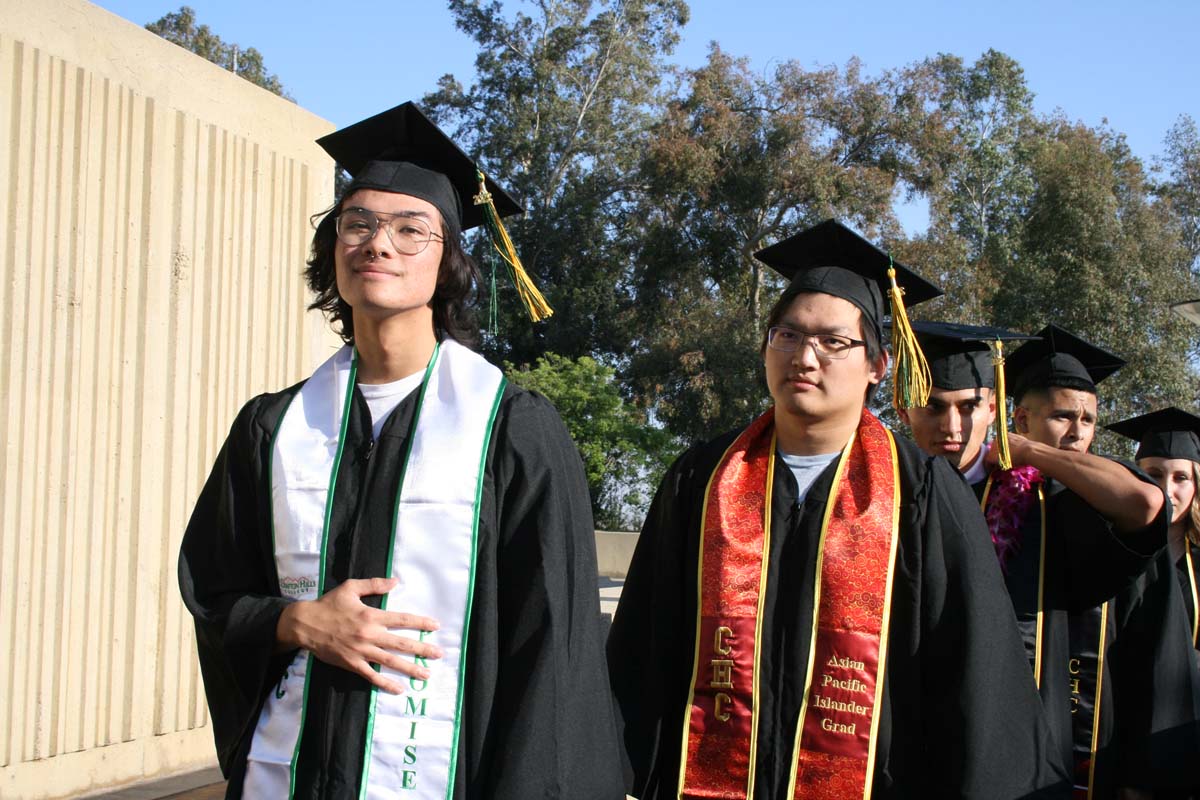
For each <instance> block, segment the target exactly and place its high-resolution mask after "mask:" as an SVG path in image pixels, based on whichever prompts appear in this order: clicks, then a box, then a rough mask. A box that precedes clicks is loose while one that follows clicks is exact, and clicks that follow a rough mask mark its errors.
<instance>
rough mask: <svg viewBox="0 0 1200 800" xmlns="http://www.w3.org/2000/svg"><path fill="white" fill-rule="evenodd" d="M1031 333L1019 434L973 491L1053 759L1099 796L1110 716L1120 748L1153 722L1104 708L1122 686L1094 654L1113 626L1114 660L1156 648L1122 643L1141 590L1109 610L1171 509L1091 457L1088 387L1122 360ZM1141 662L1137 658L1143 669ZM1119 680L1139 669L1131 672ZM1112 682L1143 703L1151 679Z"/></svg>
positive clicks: (1072, 339) (1113, 466)
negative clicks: (1120, 732)
mask: <svg viewBox="0 0 1200 800" xmlns="http://www.w3.org/2000/svg"><path fill="white" fill-rule="evenodd" d="M1038 336H1039V337H1040V338H1039V340H1038V341H1034V342H1030V343H1028V344H1025V345H1023V346H1021V347H1020V348H1017V349H1016V350H1015V351H1014V352H1013V353H1012V354H1011V355H1010V356H1009V357H1008V363H1007V366H1006V373H1007V377H1008V382H1009V386H1010V387H1011V389H1012V391H1011V394H1012V396H1013V399H1014V410H1013V418H1014V424H1015V427H1016V431H1017V433H1014V434H1010V435H1009V440H1010V452H1011V458H1012V463H1013V466H1014V469H1012V470H996V471H993V472H992V474H991V475H990V476H989V477H988V479H987V480H985V481H983V482H980V483H977V484H976V490H977V492H979V493H980V494H981V496H983V497H984V498H985V501H984V502H985V513H986V515H987V518H988V523H989V528H990V530H991V533H992V537H993V541H994V543H995V545H996V550H997V555H998V557H999V558H1000V560H1001V563H1002V565H1003V567H1004V570H1005V579H1006V584H1007V586H1008V589H1009V594H1010V597H1011V599H1012V603H1013V607H1014V610H1015V611H1016V614H1017V620H1018V624H1019V626H1020V628H1021V631H1022V637H1023V639H1024V642H1025V647H1026V652H1027V654H1028V657H1029V661H1030V664H1031V666H1032V667H1033V670H1034V675H1035V676H1036V678H1037V681H1038V686H1039V691H1040V693H1041V696H1042V699H1043V702H1044V705H1045V708H1046V713H1047V715H1048V716H1049V718H1050V721H1051V725H1052V726H1053V728H1054V731H1055V735H1056V737H1057V738H1058V742H1059V748H1060V758H1061V759H1062V763H1063V764H1064V765H1066V766H1068V767H1069V768H1070V769H1071V771H1072V772H1073V773H1074V775H1075V783H1076V786H1077V787H1079V788H1078V789H1077V790H1078V791H1082V792H1088V791H1089V787H1090V789H1091V791H1092V794H1093V796H1096V797H1101V796H1106V795H1111V793H1112V792H1114V791H1115V790H1116V787H1117V786H1119V785H1120V784H1121V782H1122V780H1123V777H1122V774H1121V773H1120V771H1118V769H1117V762H1116V761H1115V760H1114V759H1112V758H1107V756H1108V755H1109V753H1110V750H1111V748H1110V747H1106V744H1108V743H1110V742H1112V741H1114V739H1113V736H1114V734H1113V730H1114V727H1113V726H1114V719H1115V720H1118V721H1119V722H1118V723H1117V724H1123V725H1124V727H1125V730H1126V731H1128V732H1129V738H1130V739H1134V738H1137V734H1135V733H1134V732H1135V731H1140V732H1141V733H1146V732H1148V731H1149V730H1151V729H1152V728H1153V723H1152V722H1150V721H1148V720H1144V719H1143V720H1139V719H1137V717H1138V714H1139V713H1140V712H1137V713H1135V712H1134V711H1130V712H1129V713H1128V714H1127V715H1125V717H1124V719H1123V720H1122V718H1121V717H1120V716H1117V717H1114V716H1112V715H1110V714H1109V713H1108V711H1109V710H1113V711H1115V710H1116V708H1115V705H1116V704H1115V703H1114V702H1113V701H1111V700H1109V699H1106V698H1108V697H1110V696H1111V694H1110V693H1111V692H1112V691H1113V690H1114V689H1117V688H1118V686H1117V683H1118V682H1117V681H1116V680H1115V679H1112V678H1111V677H1110V679H1109V680H1108V681H1107V682H1106V681H1104V679H1103V676H1104V674H1105V670H1106V669H1108V668H1109V667H1111V666H1113V661H1114V660H1115V659H1110V660H1109V663H1107V664H1105V663H1104V657H1103V656H1102V655H1101V654H1102V653H1104V652H1105V648H1106V647H1108V646H1110V645H1111V646H1113V647H1116V639H1117V635H1116V630H1117V628H1125V627H1128V628H1130V631H1131V632H1129V633H1127V634H1124V635H1122V636H1121V638H1122V639H1124V643H1123V644H1122V645H1121V646H1120V648H1119V649H1120V651H1122V652H1125V651H1127V652H1136V653H1139V654H1141V655H1143V656H1145V655H1146V653H1147V652H1148V651H1149V649H1150V648H1151V647H1152V645H1151V644H1149V643H1148V642H1147V640H1148V639H1149V638H1152V636H1151V634H1149V633H1147V634H1146V635H1144V636H1140V635H1139V636H1140V639H1141V641H1140V643H1139V636H1135V635H1134V633H1132V630H1133V629H1134V628H1136V627H1137V625H1136V624H1134V623H1133V622H1130V616H1131V615H1134V614H1140V613H1141V609H1142V608H1143V601H1145V600H1146V598H1147V590H1146V589H1145V587H1144V586H1143V588H1142V589H1130V592H1131V594H1130V595H1128V596H1126V597H1127V598H1136V599H1126V600H1123V601H1122V602H1120V603H1115V602H1114V603H1112V604H1109V603H1108V602H1107V601H1109V600H1110V599H1111V598H1113V597H1114V595H1118V594H1119V593H1121V592H1122V591H1123V590H1126V589H1129V588H1130V587H1131V586H1132V585H1133V584H1134V581H1135V580H1145V578H1144V576H1143V577H1142V578H1139V576H1142V574H1143V572H1145V571H1146V569H1147V567H1148V566H1150V564H1151V560H1152V559H1153V557H1154V556H1155V555H1156V553H1158V551H1159V549H1160V548H1161V547H1162V546H1163V545H1164V544H1165V542H1166V528H1167V521H1168V518H1169V511H1168V507H1167V504H1166V503H1165V500H1164V497H1163V494H1162V491H1161V490H1160V489H1158V487H1157V486H1156V485H1155V484H1154V483H1153V481H1152V480H1151V479H1150V478H1149V477H1148V476H1146V475H1145V474H1144V473H1141V472H1140V471H1138V470H1137V469H1136V468H1135V467H1134V466H1133V465H1130V464H1121V463H1118V462H1115V461H1111V460H1109V459H1105V458H1102V457H1100V456H1096V455H1093V454H1090V453H1089V452H1088V449H1089V447H1090V445H1091V441H1092V438H1093V436H1094V434H1095V425H1096V416H1097V398H1096V384H1098V383H1099V382H1100V381H1102V380H1103V379H1104V378H1106V377H1108V376H1109V375H1111V374H1112V373H1113V372H1115V371H1116V370H1117V369H1119V368H1120V367H1121V366H1122V365H1123V363H1124V362H1123V361H1122V360H1121V359H1120V358H1119V357H1117V356H1115V355H1113V354H1112V353H1109V352H1107V351H1104V350H1102V349H1101V348H1098V347H1095V346H1093V345H1091V344H1090V343H1087V342H1085V341H1083V340H1082V339H1079V338H1078V337H1076V336H1074V335H1072V334H1070V333H1069V332H1067V331H1065V330H1063V329H1061V328H1059V327H1057V326H1054V325H1051V326H1048V327H1047V328H1045V329H1043V330H1042V331H1040V332H1039V334H1038ZM997 455H998V454H997V453H996V452H995V451H994V450H993V452H990V453H989V454H988V462H989V463H990V464H993V465H994V464H995V462H996V460H997ZM1149 592H1150V595H1153V596H1156V597H1157V601H1158V602H1166V601H1167V600H1169V598H1166V597H1165V595H1164V593H1163V592H1162V591H1161V585H1155V586H1154V587H1152V588H1151V589H1150V590H1149ZM1155 593H1157V594H1155ZM1102 637H1103V638H1102ZM1136 660H1137V659H1136V658H1133V657H1131V658H1130V659H1128V661H1129V662H1130V663H1131V664H1132V663H1133V662H1134V661H1136ZM1151 662H1152V658H1149V657H1147V658H1143V659H1142V664H1143V665H1146V664H1149V663H1151ZM1125 671H1126V672H1127V673H1129V674H1130V675H1133V674H1134V673H1135V669H1134V667H1132V666H1130V667H1127V668H1126V670H1125ZM1110 674H1111V673H1110ZM1143 677H1144V676H1143ZM1120 683H1121V684H1123V686H1124V689H1125V691H1127V692H1129V694H1128V695H1127V696H1128V697H1133V696H1134V695H1133V692H1134V691H1136V690H1137V689H1138V688H1141V687H1145V688H1146V689H1147V695H1152V694H1153V688H1152V687H1153V684H1152V683H1150V682H1148V678H1146V679H1145V680H1142V681H1139V680H1136V679H1134V678H1132V677H1131V678H1127V679H1125V680H1123V681H1121V682H1120ZM1188 691H1190V689H1188ZM1106 693H1109V694H1106ZM1164 696H1165V695H1164ZM1097 704H1098V705H1099V707H1100V708H1101V714H1099V715H1097V714H1096V713H1095V707H1096V706H1097ZM1126 705H1129V703H1128V702H1127V703H1126ZM1093 753H1098V754H1099V756H1098V757H1097V758H1093V757H1092V755H1093Z"/></svg>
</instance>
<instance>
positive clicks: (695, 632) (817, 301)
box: [608, 221, 1064, 800]
mask: <svg viewBox="0 0 1200 800" xmlns="http://www.w3.org/2000/svg"><path fill="white" fill-rule="evenodd" d="M757 257H758V258H759V259H760V260H762V261H764V262H766V263H767V264H768V265H770V266H772V267H774V268H775V269H777V270H778V271H780V272H781V273H783V274H784V276H785V277H788V278H790V279H791V283H790V285H789V286H788V288H787V289H786V291H785V292H784V293H783V296H782V297H781V298H780V299H779V301H778V302H777V303H776V304H775V306H774V308H773V309H772V311H771V313H770V316H769V320H768V322H767V325H766V332H765V336H764V341H763V347H762V350H761V353H762V358H763V361H764V366H765V372H766V382H767V387H768V390H769V391H770V394H771V399H772V400H773V406H772V408H771V409H770V410H768V411H767V413H766V414H764V415H763V416H762V417H760V418H759V419H757V420H755V421H754V422H753V423H751V424H750V425H749V426H748V427H747V428H745V429H744V430H740V431H734V432H731V433H729V434H726V435H724V436H722V437H719V438H717V439H715V440H713V441H712V442H709V443H707V444H702V445H699V446H697V447H693V448H692V449H691V450H689V451H688V452H687V453H685V454H684V455H683V456H681V457H680V458H679V459H678V460H677V461H676V462H675V464H674V465H673V466H672V467H671V468H670V470H669V471H668V473H667V475H666V476H665V477H664V479H663V481H662V483H661V485H660V487H659V490H658V493H657V495H656V497H655V499H654V502H653V505H652V506H651V509H650V512H649V514H648V516H647V518H646V522H645V525H644V527H643V529H642V534H641V539H640V540H639V542H638V546H637V550H636V552H635V555H634V558H633V563H632V564H631V566H630V570H629V576H628V578H627V580H626V583H625V586H624V589H623V592H622V598H621V603H620V606H619V607H618V609H617V614H616V618H615V619H614V622H613V627H612V630H611V633H610V636H609V641H608V659H609V669H610V673H611V676H612V681H613V686H614V692H615V694H616V698H617V701H618V705H619V709H620V712H621V715H622V718H623V724H624V731H623V733H624V742H625V750H626V755H627V759H628V761H627V770H628V771H627V790H629V791H630V792H631V794H633V795H634V796H635V797H638V798H641V800H665V798H676V797H682V798H695V797H746V798H754V799H755V800H784V798H788V799H789V800H790V798H793V797H828V798H847V797H876V798H882V797H951V796H953V797H962V796H977V797H991V798H1009V797H1026V796H1031V795H1033V794H1035V793H1037V792H1038V791H1040V790H1042V789H1043V788H1044V787H1048V786H1055V785H1058V786H1060V787H1061V785H1062V782H1063V777H1064V776H1061V775H1059V774H1056V773H1055V770H1054V768H1053V767H1052V766H1050V764H1049V760H1048V756H1047V753H1048V750H1049V733H1048V729H1047V728H1046V724H1045V720H1044V719H1043V717H1042V712H1041V706H1040V704H1039V702H1038V698H1037V694H1036V690H1035V688H1034V685H1033V681H1032V679H1031V676H1030V673H1029V669H1028V667H1027V665H1026V663H1025V660H1024V654H1023V652H1022V649H1021V642H1020V638H1019V636H1018V634H1017V630H1016V627H1015V625H1014V624H1013V618H1012V608H1011V605H1010V604H1009V602H1008V598H1007V596H1006V594H1005V592H1004V584H1003V580H1002V577H1001V575H1000V571H999V569H998V567H997V565H996V559H995V555H994V554H993V552H992V550H991V545H990V542H989V541H988V537H987V530H986V527H985V525H984V522H983V517H982V515H981V514H980V512H979V506H978V502H977V501H976V500H975V498H974V497H973V496H972V494H971V492H970V491H969V490H968V488H967V487H966V485H965V484H964V483H963V482H962V480H961V479H960V478H959V477H958V476H957V475H956V474H955V473H954V471H953V469H952V468H951V467H950V466H949V464H947V463H946V462H945V461H944V460H942V459H930V458H928V457H926V456H925V455H924V454H923V453H921V452H920V451H919V450H918V449H917V448H916V447H915V446H913V445H912V444H911V443H909V442H905V441H903V440H899V439H896V438H895V437H893V436H892V435H891V434H890V432H888V431H887V430H886V429H885V428H884V427H883V426H882V425H881V424H880V422H879V421H878V420H877V419H876V418H875V416H874V415H872V414H871V413H870V411H869V410H868V409H867V407H866V404H867V400H868V398H869V396H870V394H871V393H872V392H873V391H874V390H875V388H876V387H877V386H878V384H879V382H880V381H881V380H882V379H883V377H884V374H885V372H886V371H887V367H888V355H887V353H886V351H885V350H884V348H883V343H882V342H883V340H882V330H883V316H884V310H883V295H884V293H888V294H889V295H890V296H891V297H892V298H893V315H898V316H903V315H902V313H900V312H899V311H898V305H897V304H896V303H895V298H896V295H897V294H898V291H899V290H897V289H895V288H894V284H892V283H891V281H890V279H889V272H892V274H894V275H895V281H896V283H898V284H899V285H900V286H901V287H902V288H903V290H904V291H906V292H907V293H908V294H907V295H906V298H907V299H908V301H909V302H910V303H917V302H920V301H922V300H924V299H928V298H930V297H934V296H936V295H937V294H939V292H938V290H937V289H936V287H933V286H932V285H930V284H928V283H926V282H924V281H922V280H921V279H920V278H919V277H918V276H916V275H915V274H913V273H911V272H909V271H908V270H907V269H905V268H904V267H903V266H901V265H899V264H893V263H892V261H891V259H890V258H889V257H888V256H887V254H885V253H883V252H881V251H879V250H878V249H876V248H875V247H873V246H872V245H871V244H870V243H869V242H867V241H865V240H864V239H862V238H861V237H859V236H858V235H857V234H855V233H853V232H852V231H850V230H849V229H847V228H845V227H843V226H841V225H840V224H838V223H836V222H833V221H829V222H826V223H823V224H821V225H818V226H817V227H815V228H812V229H809V230H807V231H804V232H802V233H800V234H797V235H796V236H793V237H792V238H790V239H788V240H785V241H784V242H781V243H779V244H777V245H775V246H773V247H770V248H767V249H766V250H764V251H762V252H760V253H758V254H757ZM889 290H890V291H889ZM906 321H907V320H906V319H905V322H906ZM905 341H906V343H907V346H906V347H905V348H903V349H902V351H901V353H900V354H899V356H898V360H901V361H904V362H907V363H901V364H899V365H898V367H897V372H898V373H899V375H900V376H901V380H902V382H903V383H904V384H905V385H903V386H901V387H900V388H899V390H898V396H901V397H903V396H905V394H906V392H910V391H912V390H913V386H911V385H909V378H910V377H911V375H912V374H913V372H914V369H913V368H914V367H915V364H914V362H913V361H912V359H914V358H916V357H918V355H919V351H917V352H914V349H913V348H912V347H911V345H912V340H911V338H910V339H907V340H905Z"/></svg>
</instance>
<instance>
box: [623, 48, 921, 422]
mask: <svg viewBox="0 0 1200 800" xmlns="http://www.w3.org/2000/svg"><path fill="white" fill-rule="evenodd" d="M923 91H924V86H923V85H922V84H921V83H920V82H918V81H916V80H914V75H913V74H910V73H909V72H907V71H899V72H886V73H884V74H883V75H881V76H879V77H875V78H869V77H867V76H864V75H863V74H862V69H861V66H860V64H859V63H858V62H857V61H851V62H850V63H849V64H847V65H846V67H845V68H826V69H820V70H815V71H810V70H806V69H804V68H803V67H801V66H800V65H798V64H797V63H795V62H786V63H784V64H781V65H779V66H778V67H776V68H775V69H774V70H773V71H772V72H771V73H769V74H767V75H762V74H759V73H756V72H754V71H752V70H751V68H750V66H749V64H748V62H747V61H746V60H744V59H736V58H733V57H731V56H729V55H728V54H726V53H725V52H723V51H722V50H721V49H720V48H719V47H718V46H716V45H714V46H713V48H712V50H711V52H710V54H709V58H708V62H707V63H706V64H705V65H704V66H702V67H700V68H698V69H695V70H690V71H687V72H685V73H683V75H682V76H681V82H680V86H679V87H678V89H677V91H676V98H675V99H674V100H673V101H672V102H671V104H670V105H669V107H668V109H667V112H666V114H665V115H664V117H663V118H662V120H661V121H660V122H659V123H658V125H656V127H655V129H654V135H653V138H652V139H651V140H650V142H649V143H648V146H647V147H646V151H645V157H644V158H643V160H642V162H641V166H640V174H641V181H642V183H643V185H644V187H645V190H644V193H643V196H642V207H641V211H640V212H639V213H638V214H637V219H638V220H639V221H640V224H641V226H642V227H641V229H640V231H639V236H638V250H637V254H636V257H635V259H634V263H635V264H636V267H635V271H634V276H633V287H632V288H633V292H634V296H635V297H636V300H637V302H636V304H635V307H634V313H633V314H632V315H631V317H630V319H631V322H630V324H629V326H628V327H629V328H630V329H631V330H635V331H637V332H638V339H637V340H636V342H635V347H634V350H633V353H632V357H631V360H630V365H629V369H628V373H627V374H628V376H629V379H630V380H631V381H632V382H633V384H634V387H635V388H636V392H637V394H638V396H640V397H643V398H646V399H647V401H651V400H652V401H653V402H654V403H655V413H656V414H657V415H658V417H659V418H660V419H661V420H662V421H663V422H664V424H665V425H666V427H667V429H668V430H670V431H671V433H672V434H674V435H676V436H679V437H681V438H683V439H684V440H695V439H703V438H708V437H711V436H713V435H715V434H716V433H718V432H720V431H721V430H722V429H725V428H730V427H734V426H736V425H739V424H744V423H745V422H746V421H748V420H749V419H750V418H751V417H752V416H753V415H754V414H756V413H757V412H758V411H760V410H761V409H762V408H763V407H764V405H765V403H766V402H767V399H768V398H767V393H766V392H765V391H764V389H763V386H762V382H761V378H760V374H761V361H762V359H761V356H760V355H759V346H760V337H761V334H762V325H763V322H764V320H765V316H766V314H767V311H768V310H769V308H770V305H771V304H772V302H773V299H774V297H775V296H777V294H778V292H779V290H780V289H781V287H782V282H781V281H780V279H779V278H777V277H775V276H773V275H772V274H771V273H770V272H769V271H768V270H766V268H765V267H764V266H763V265H762V264H760V263H759V262H758V261H757V260H756V259H755V258H754V253H755V252H756V251H757V250H759V249H760V248H762V247H764V246H766V245H769V244H771V243H773V242H774V241H777V240H779V239H781V238H783V237H784V236H787V235H790V234H791V233H793V232H795V231H797V230H799V229H800V228H803V227H806V226H808V225H810V224H813V223H815V222H818V221H821V220H823V219H825V218H828V217H837V218H839V219H841V220H843V221H847V222H849V223H851V224H854V225H856V226H857V227H858V228H859V229H860V230H861V231H862V232H863V233H864V234H865V235H867V236H869V237H872V238H876V239H879V238H885V239H891V240H895V239H896V238H898V234H899V230H900V229H899V224H898V223H897V221H896V217H895V214H894V212H893V201H894V198H895V196H896V194H897V193H898V192H900V191H902V189H903V188H904V187H905V186H906V185H909V184H912V185H918V184H921V183H922V182H923V181H925V180H926V177H925V176H924V175H923V173H922V172H921V163H920V160H919V159H918V158H917V157H916V155H915V147H916V146H917V144H918V143H920V142H921V141H923V138H924V137H925V136H926V132H927V125H928V119H927V115H926V112H925V110H924V108H925V104H926V102H927V98H926V97H925V96H924V95H923V94H922V92H923Z"/></svg>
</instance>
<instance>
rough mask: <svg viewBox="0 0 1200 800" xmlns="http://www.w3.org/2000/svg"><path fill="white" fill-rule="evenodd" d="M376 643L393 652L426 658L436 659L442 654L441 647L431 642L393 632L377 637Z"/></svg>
mask: <svg viewBox="0 0 1200 800" xmlns="http://www.w3.org/2000/svg"><path fill="white" fill-rule="evenodd" d="M378 645H379V647H380V648H382V649H384V650H388V651H390V652H393V653H400V654H402V655H410V656H419V657H420V658H424V659H426V660H433V659H438V658H441V657H442V656H443V655H444V653H443V652H442V648H440V647H438V646H437V645H435V644H434V643H433V642H422V641H419V640H417V639H409V638H408V637H405V636H396V635H394V634H388V635H387V636H381V637H379V640H378Z"/></svg>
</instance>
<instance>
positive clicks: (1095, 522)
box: [1046, 461, 1171, 612]
mask: <svg viewBox="0 0 1200 800" xmlns="http://www.w3.org/2000/svg"><path fill="white" fill-rule="evenodd" d="M1117 463H1118V464H1120V465H1121V466H1123V467H1125V468H1126V469H1128V470H1129V471H1130V472H1132V473H1133V474H1134V475H1135V476H1137V477H1138V479H1140V480H1142V481H1144V482H1145V483H1149V484H1151V485H1154V481H1153V480H1151V479H1150V477H1149V476H1148V475H1146V474H1145V473H1144V472H1142V471H1141V470H1139V469H1138V468H1137V467H1135V466H1133V465H1132V464H1128V463H1126V462H1123V461H1117ZM1155 488H1158V487H1157V486H1156V487H1155ZM1052 503H1053V505H1052V510H1051V509H1048V513H1050V514H1052V519H1050V520H1047V525H1046V527H1047V530H1048V535H1050V536H1061V537H1062V539H1063V541H1062V545H1063V547H1064V549H1065V555H1066V557H1065V558H1064V560H1063V561H1064V564H1065V567H1066V569H1065V573H1066V574H1065V580H1066V585H1065V586H1064V590H1065V596H1064V598H1063V600H1064V601H1065V605H1066V606H1067V608H1068V609H1069V610H1070V611H1072V612H1078V611H1083V610H1086V609H1088V608H1092V607H1094V606H1098V605H1100V604H1101V603H1103V602H1104V601H1105V600H1107V599H1109V598H1110V597H1112V596H1113V595H1115V594H1116V593H1117V592H1119V591H1121V590H1122V589H1124V588H1125V587H1126V586H1129V584H1130V583H1131V582H1132V581H1133V580H1134V579H1135V578H1136V577H1137V576H1138V575H1140V574H1141V573H1142V571H1143V570H1145V569H1146V567H1147V566H1148V565H1149V563H1150V560H1151V559H1152V558H1153V557H1154V555H1155V553H1157V552H1158V551H1159V550H1160V549H1161V548H1162V547H1164V546H1165V545H1166V543H1167V528H1168V527H1170V523H1171V515H1170V509H1171V504H1170V503H1168V502H1167V501H1166V499H1165V497H1164V500H1163V507H1162V510H1160V511H1159V513H1158V516H1157V517H1155V518H1154V521H1153V522H1151V523H1150V524H1149V525H1147V526H1146V527H1144V528H1140V529H1138V530H1136V531H1125V532H1118V531H1117V530H1116V529H1115V528H1114V526H1113V524H1112V522H1111V521H1109V520H1108V519H1107V518H1106V517H1105V516H1104V515H1102V514H1101V513H1100V512H1099V511H1097V510H1096V509H1094V508H1092V507H1091V506H1090V505H1088V504H1087V503H1086V502H1084V500H1083V498H1081V497H1080V496H1079V495H1077V494H1075V493H1074V492H1072V491H1070V490H1069V489H1064V490H1062V491H1060V492H1058V493H1057V494H1056V495H1054V498H1053V501H1052Z"/></svg>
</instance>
